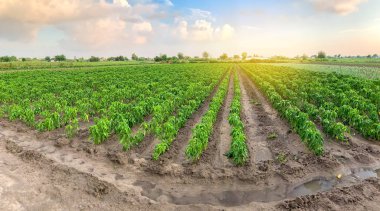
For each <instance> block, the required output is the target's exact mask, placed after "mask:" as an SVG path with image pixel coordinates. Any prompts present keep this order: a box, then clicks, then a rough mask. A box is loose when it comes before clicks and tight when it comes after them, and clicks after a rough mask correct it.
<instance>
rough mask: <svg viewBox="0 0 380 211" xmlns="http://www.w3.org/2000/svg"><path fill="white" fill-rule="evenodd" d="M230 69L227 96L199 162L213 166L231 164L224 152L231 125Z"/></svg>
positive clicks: (228, 143)
mask: <svg viewBox="0 0 380 211" xmlns="http://www.w3.org/2000/svg"><path fill="white" fill-rule="evenodd" d="M233 76H234V75H233V72H232V71H231V74H230V76H229V77H230V78H229V85H228V92H227V96H226V98H225V100H224V102H223V105H222V108H221V110H220V111H219V113H218V116H217V120H216V122H215V124H214V129H213V132H212V135H211V138H210V140H209V143H208V147H207V149H206V150H205V151H204V153H203V155H202V157H201V159H200V161H199V163H202V164H203V163H209V164H211V165H212V166H213V167H214V168H224V167H228V166H232V164H231V162H230V161H229V160H228V158H227V156H225V154H226V153H227V152H228V150H229V149H230V145H231V135H230V133H231V126H230V124H229V122H228V116H229V114H230V107H231V103H232V99H233V95H234V80H233Z"/></svg>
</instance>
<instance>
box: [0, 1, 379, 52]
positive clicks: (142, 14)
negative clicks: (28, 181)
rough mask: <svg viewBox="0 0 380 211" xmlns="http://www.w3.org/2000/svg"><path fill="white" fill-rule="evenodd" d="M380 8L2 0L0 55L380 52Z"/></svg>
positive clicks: (365, 4) (360, 4) (370, 4)
mask: <svg viewBox="0 0 380 211" xmlns="http://www.w3.org/2000/svg"><path fill="white" fill-rule="evenodd" d="M378 11H380V1H378V0H266V1H258V0H236V1H231V0H219V1H216V0H76V1H73V0H28V1H22V0H2V3H1V6H0V54H1V55H16V56H28V57H44V56H47V55H50V56H51V55H55V54H61V53H63V54H66V55H67V56H69V57H74V56H76V57H82V56H83V57H89V56H91V55H95V56H115V55H127V56H128V55H131V54H132V53H133V52H136V53H137V54H139V55H141V56H149V57H151V56H154V55H158V54H160V53H166V54H169V55H175V54H177V52H183V53H185V54H186V55H190V56H196V55H201V53H202V52H203V51H208V52H209V53H210V54H211V55H212V56H215V57H216V56H219V55H220V54H222V53H224V52H225V53H228V54H230V55H232V54H240V53H241V52H243V51H245V52H248V54H250V55H252V54H259V55H263V56H272V55H285V56H296V55H302V54H304V53H306V54H308V55H312V54H315V52H317V51H319V50H325V51H326V52H327V53H328V54H342V55H359V54H360V55H367V54H374V53H378V54H379V53H380V39H378V37H380V13H379V12H378Z"/></svg>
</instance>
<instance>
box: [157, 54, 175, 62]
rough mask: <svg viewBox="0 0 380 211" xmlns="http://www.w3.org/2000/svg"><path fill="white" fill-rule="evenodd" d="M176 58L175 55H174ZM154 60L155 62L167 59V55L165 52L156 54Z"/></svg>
mask: <svg viewBox="0 0 380 211" xmlns="http://www.w3.org/2000/svg"><path fill="white" fill-rule="evenodd" d="M175 58H177V57H175ZM154 61H155V62H164V61H168V56H167V55H166V54H160V56H156V57H154Z"/></svg>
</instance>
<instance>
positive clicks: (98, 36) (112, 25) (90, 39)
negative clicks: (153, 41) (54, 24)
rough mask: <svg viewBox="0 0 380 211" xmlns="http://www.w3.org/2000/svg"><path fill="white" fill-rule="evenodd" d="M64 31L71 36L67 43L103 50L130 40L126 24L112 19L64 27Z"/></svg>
mask: <svg viewBox="0 0 380 211" xmlns="http://www.w3.org/2000/svg"><path fill="white" fill-rule="evenodd" d="M65 27H66V28H65ZM62 29H63V30H65V31H66V32H67V33H68V34H69V35H70V36H69V39H67V40H66V42H74V43H77V44H80V45H83V46H88V47H90V48H101V47H104V46H106V45H110V44H114V43H115V42H118V41H119V42H120V41H121V40H125V39H127V38H128V34H127V33H126V23H125V22H124V21H122V20H117V19H111V18H105V19H99V20H96V21H84V22H81V23H80V24H77V25H75V26H74V27H73V26H63V28H62Z"/></svg>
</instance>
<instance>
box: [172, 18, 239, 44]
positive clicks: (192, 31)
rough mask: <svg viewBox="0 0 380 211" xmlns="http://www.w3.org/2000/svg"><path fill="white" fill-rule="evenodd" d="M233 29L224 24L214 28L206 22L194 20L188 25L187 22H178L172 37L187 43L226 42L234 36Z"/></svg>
mask: <svg viewBox="0 0 380 211" xmlns="http://www.w3.org/2000/svg"><path fill="white" fill-rule="evenodd" d="M234 32H235V30H234V28H233V27H232V26H231V25H229V24H225V25H223V26H222V27H217V28H215V27H214V26H213V24H212V23H211V22H209V21H206V20H196V21H195V22H194V23H193V24H191V25H189V24H188V22H187V21H185V20H182V21H178V23H177V27H176V28H175V30H174V36H176V37H179V38H181V39H183V40H188V41H215V40H228V39H230V38H231V37H232V36H233V35H234Z"/></svg>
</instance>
